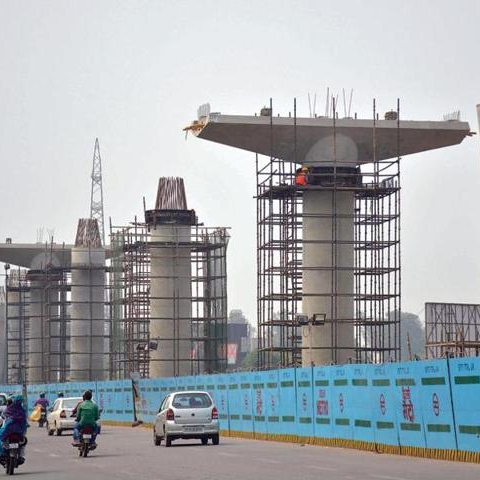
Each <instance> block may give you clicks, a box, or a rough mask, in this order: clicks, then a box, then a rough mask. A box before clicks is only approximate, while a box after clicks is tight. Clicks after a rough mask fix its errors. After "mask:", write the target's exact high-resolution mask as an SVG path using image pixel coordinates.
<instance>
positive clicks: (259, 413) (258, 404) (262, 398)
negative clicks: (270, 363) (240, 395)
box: [252, 372, 268, 433]
mask: <svg viewBox="0 0 480 480" xmlns="http://www.w3.org/2000/svg"><path fill="white" fill-rule="evenodd" d="M266 383H267V374H266V373H265V372H256V373H253V374H252V408H253V430H254V432H255V433H268V423H267V415H268V410H267V395H266V393H267V392H266Z"/></svg>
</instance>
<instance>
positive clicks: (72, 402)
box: [62, 398, 82, 408]
mask: <svg viewBox="0 0 480 480" xmlns="http://www.w3.org/2000/svg"><path fill="white" fill-rule="evenodd" d="M81 401H82V399H81V398H67V399H65V400H64V401H63V404H62V408H75V407H76V406H77V404H78V402H81Z"/></svg>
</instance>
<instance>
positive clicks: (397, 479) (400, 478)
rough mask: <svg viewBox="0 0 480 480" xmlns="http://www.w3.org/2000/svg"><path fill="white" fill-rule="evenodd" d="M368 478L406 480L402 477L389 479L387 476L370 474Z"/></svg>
mask: <svg viewBox="0 0 480 480" xmlns="http://www.w3.org/2000/svg"><path fill="white" fill-rule="evenodd" d="M370 477H372V478H382V479H383V480H408V479H407V478H404V477H390V476H389V475H376V474H375V473H371V474H370Z"/></svg>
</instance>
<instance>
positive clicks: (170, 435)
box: [153, 391, 220, 447]
mask: <svg viewBox="0 0 480 480" xmlns="http://www.w3.org/2000/svg"><path fill="white" fill-rule="evenodd" d="M178 438H185V439H189V438H197V439H199V440H201V441H202V444H203V445H206V444H207V443H208V439H211V440H212V443H213V444H214V445H218V444H219V441H220V429H219V424H218V410H217V407H215V405H214V404H213V401H212V397H211V396H210V395H209V394H208V393H207V392H196V391H190V392H173V393H170V394H169V395H167V396H166V397H165V398H164V399H163V402H162V404H161V405H160V409H159V410H158V414H157V417H156V419H155V423H154V425H153V441H154V443H155V445H160V444H161V443H162V440H164V442H165V446H166V447H169V446H170V445H171V444H172V441H173V440H176V439H178Z"/></svg>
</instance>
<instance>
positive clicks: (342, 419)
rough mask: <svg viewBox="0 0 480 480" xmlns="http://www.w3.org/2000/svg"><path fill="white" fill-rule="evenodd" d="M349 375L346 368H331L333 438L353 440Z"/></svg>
mask: <svg viewBox="0 0 480 480" xmlns="http://www.w3.org/2000/svg"><path fill="white" fill-rule="evenodd" d="M348 374H349V371H348V368H347V367H346V366H334V367H331V376H330V378H331V380H330V382H331V388H332V436H333V437H334V438H342V439H346V440H351V439H352V438H353V416H352V398H351V396H350V381H349V378H348Z"/></svg>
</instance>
